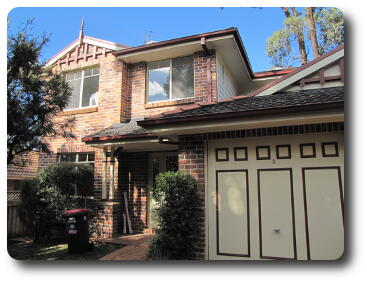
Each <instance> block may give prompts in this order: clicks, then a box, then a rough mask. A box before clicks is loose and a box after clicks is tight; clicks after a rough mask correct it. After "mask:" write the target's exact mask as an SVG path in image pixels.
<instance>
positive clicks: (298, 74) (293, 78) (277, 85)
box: [246, 45, 344, 97]
mask: <svg viewBox="0 0 367 283" xmlns="http://www.w3.org/2000/svg"><path fill="white" fill-rule="evenodd" d="M343 57H344V45H341V46H339V47H338V48H335V49H334V50H332V51H330V52H328V53H326V54H324V55H322V56H320V57H319V58H317V59H315V60H313V61H310V62H308V63H307V64H305V65H303V66H301V67H299V68H297V69H295V70H294V71H293V72H290V73H288V74H286V75H284V76H282V77H280V78H279V79H276V80H274V81H272V82H270V83H268V84H266V85H264V86H263V87H261V88H258V89H256V90H254V91H253V92H250V93H249V94H247V95H246V97H251V96H262V95H269V94H273V93H275V92H278V91H281V90H283V89H285V88H286V87H288V86H290V85H292V84H294V83H296V82H298V81H300V80H302V79H304V78H305V77H307V76H310V75H312V74H314V73H315V72H317V71H319V70H320V69H322V68H324V67H326V66H329V65H330V64H332V63H334V62H336V61H338V60H339V59H341V58H343Z"/></svg>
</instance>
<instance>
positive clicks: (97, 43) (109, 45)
mask: <svg viewBox="0 0 367 283" xmlns="http://www.w3.org/2000/svg"><path fill="white" fill-rule="evenodd" d="M83 42H84V43H87V44H90V45H94V46H98V47H102V48H107V49H110V50H113V51H119V50H122V49H125V48H124V47H121V46H119V45H117V44H115V43H113V42H111V43H108V42H101V41H99V40H94V39H91V38H89V37H87V36H85V37H83ZM78 45H79V39H76V40H75V41H73V42H72V43H71V45H70V46H69V47H67V48H66V49H65V50H63V51H61V53H59V54H58V55H56V56H55V57H54V58H52V59H51V60H50V61H48V62H47V63H46V65H45V68H47V67H50V66H52V65H53V64H54V63H56V62H57V60H59V59H61V58H62V57H64V56H65V55H66V54H67V53H68V52H70V51H71V50H73V49H74V48H75V47H77V46H78Z"/></svg>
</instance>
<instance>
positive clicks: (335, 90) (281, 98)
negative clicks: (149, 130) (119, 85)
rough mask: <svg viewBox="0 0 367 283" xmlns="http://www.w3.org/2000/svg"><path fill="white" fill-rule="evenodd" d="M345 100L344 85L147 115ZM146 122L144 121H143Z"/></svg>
mask: <svg viewBox="0 0 367 283" xmlns="http://www.w3.org/2000/svg"><path fill="white" fill-rule="evenodd" d="M335 102H344V87H331V88H321V89H320V88H319V89H308V90H300V91H289V92H277V93H274V94H272V95H265V96H253V97H243V98H238V97H236V99H233V100H232V99H229V100H226V101H223V102H217V103H211V104H208V105H205V104H204V105H202V106H197V107H192V106H191V108H188V109H187V110H185V109H182V111H175V112H174V111H172V113H169V112H166V113H163V114H162V115H160V116H155V117H147V118H146V119H145V120H144V121H148V120H164V119H169V118H184V117H191V116H195V117H197V116H201V115H209V114H221V113H231V112H250V111H257V110H266V109H284V108H288V107H296V106H306V105H317V104H328V103H335ZM142 124H144V123H142Z"/></svg>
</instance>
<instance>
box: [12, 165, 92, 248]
mask: <svg viewBox="0 0 367 283" xmlns="http://www.w3.org/2000/svg"><path fill="white" fill-rule="evenodd" d="M20 187H21V188H20V189H21V202H20V204H19V206H18V210H19V215H20V217H21V220H22V223H23V224H24V225H25V227H26V230H27V231H28V232H30V234H31V235H33V238H34V240H35V238H37V240H39V238H40V237H47V236H49V234H50V231H51V230H52V228H53V227H55V226H57V225H58V223H60V221H59V220H58V219H60V217H61V214H62V213H63V212H64V211H66V210H70V209H75V208H80V207H83V206H85V205H86V197H87V196H89V195H92V194H93V168H92V167H91V166H90V165H85V164H71V163H56V164H51V165H49V166H47V167H45V168H44V169H43V170H41V171H40V172H39V173H38V174H37V176H36V178H35V179H34V180H32V181H26V182H23V183H22V184H21V185H20ZM36 231H37V235H38V236H35V232H36ZM39 236H40V237H39ZM36 242H37V241H36Z"/></svg>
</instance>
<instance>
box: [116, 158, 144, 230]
mask: <svg viewBox="0 0 367 283" xmlns="http://www.w3.org/2000/svg"><path fill="white" fill-rule="evenodd" d="M147 172H148V154H147V153H123V154H121V155H120V156H119V182H118V193H119V195H118V198H119V199H121V200H123V193H124V192H126V193H127V198H128V209H129V216H130V219H131V224H132V229H133V232H134V233H143V231H144V229H145V228H147V199H148V198H147V195H148V193H147V189H148V186H147V184H148V173H147ZM122 204H123V206H122V211H121V219H122V213H124V212H125V206H124V203H123V201H122ZM121 223H122V225H123V222H121Z"/></svg>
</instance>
